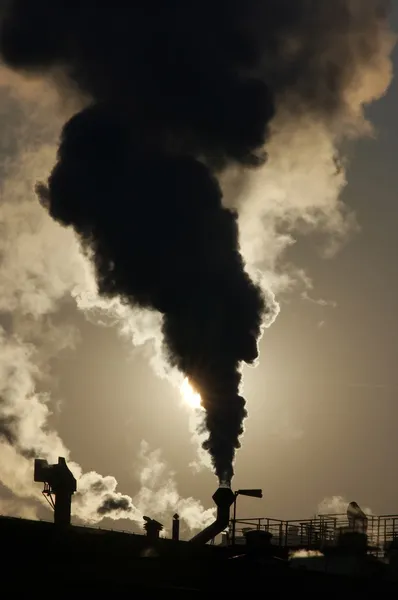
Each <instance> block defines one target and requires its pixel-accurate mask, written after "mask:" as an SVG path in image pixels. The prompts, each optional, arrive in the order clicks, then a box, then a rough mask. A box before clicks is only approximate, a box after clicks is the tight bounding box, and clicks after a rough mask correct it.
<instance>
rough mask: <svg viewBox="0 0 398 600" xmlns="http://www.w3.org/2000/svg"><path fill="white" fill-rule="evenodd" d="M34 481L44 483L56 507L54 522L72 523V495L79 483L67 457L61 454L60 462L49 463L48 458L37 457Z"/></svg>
mask: <svg viewBox="0 0 398 600" xmlns="http://www.w3.org/2000/svg"><path fill="white" fill-rule="evenodd" d="M34 481H38V482H41V483H44V490H43V494H44V496H46V499H47V500H48V502H49V504H50V505H51V506H52V507H53V509H54V523H55V524H56V525H57V526H68V525H70V521H71V506H72V496H73V494H74V493H75V492H76V488H77V484H76V479H75V478H74V476H73V474H72V473H71V471H70V470H69V469H68V466H67V464H66V461H65V459H64V458H62V457H61V456H60V457H59V458H58V464H55V465H49V464H48V462H47V461H46V460H43V459H40V458H37V459H36V460H35V467H34ZM53 496H54V498H53Z"/></svg>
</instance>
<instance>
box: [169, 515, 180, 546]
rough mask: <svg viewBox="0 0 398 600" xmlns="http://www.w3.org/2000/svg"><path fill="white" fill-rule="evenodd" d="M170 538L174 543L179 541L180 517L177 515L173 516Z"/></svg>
mask: <svg viewBox="0 0 398 600" xmlns="http://www.w3.org/2000/svg"><path fill="white" fill-rule="evenodd" d="M171 538H172V539H173V540H174V541H175V542H178V540H179V539H180V516H179V515H177V513H176V514H175V515H173V529H172V534H171Z"/></svg>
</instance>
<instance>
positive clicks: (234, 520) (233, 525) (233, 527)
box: [232, 492, 238, 546]
mask: <svg viewBox="0 0 398 600" xmlns="http://www.w3.org/2000/svg"><path fill="white" fill-rule="evenodd" d="M234 496H235V498H234V515H233V519H232V545H233V546H235V530H236V500H237V498H238V493H237V492H235V493H234Z"/></svg>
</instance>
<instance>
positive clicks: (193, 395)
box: [180, 377, 203, 409]
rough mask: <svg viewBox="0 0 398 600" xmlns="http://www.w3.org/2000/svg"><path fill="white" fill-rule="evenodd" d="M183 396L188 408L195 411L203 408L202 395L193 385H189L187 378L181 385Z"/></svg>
mask: <svg viewBox="0 0 398 600" xmlns="http://www.w3.org/2000/svg"><path fill="white" fill-rule="evenodd" d="M180 391H181V396H182V398H183V400H184V403H185V404H187V406H190V407H191V408H195V409H201V408H203V407H202V398H201V397H200V394H198V392H196V391H195V390H194V388H193V387H192V385H191V384H190V383H189V379H188V377H185V379H184V381H183V382H182V384H181V388H180Z"/></svg>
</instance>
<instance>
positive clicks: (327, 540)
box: [231, 514, 398, 556]
mask: <svg viewBox="0 0 398 600" xmlns="http://www.w3.org/2000/svg"><path fill="white" fill-rule="evenodd" d="M232 527H233V522H231V529H232ZM251 530H261V531H266V532H268V533H271V534H272V538H271V544H273V545H276V546H279V547H281V548H292V549H293V548H303V549H306V550H318V549H321V548H324V547H325V546H333V545H336V544H337V543H338V542H339V539H340V536H341V535H342V534H343V533H346V532H350V531H356V532H362V533H366V535H367V538H368V546H369V552H372V553H373V554H375V555H378V556H382V555H384V552H385V551H386V550H388V548H389V546H390V545H391V543H392V542H396V543H397V544H398V515H379V516H374V515H367V522H364V521H363V520H359V519H358V520H356V521H354V522H353V521H352V520H350V521H349V520H348V518H347V515H346V514H328V515H317V516H315V517H313V518H312V519H304V520H303V519H295V520H289V521H284V520H281V519H272V518H268V517H263V518H249V519H236V522H235V532H236V542H237V543H238V544H239V543H245V538H244V535H245V533H246V532H248V531H251Z"/></svg>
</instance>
